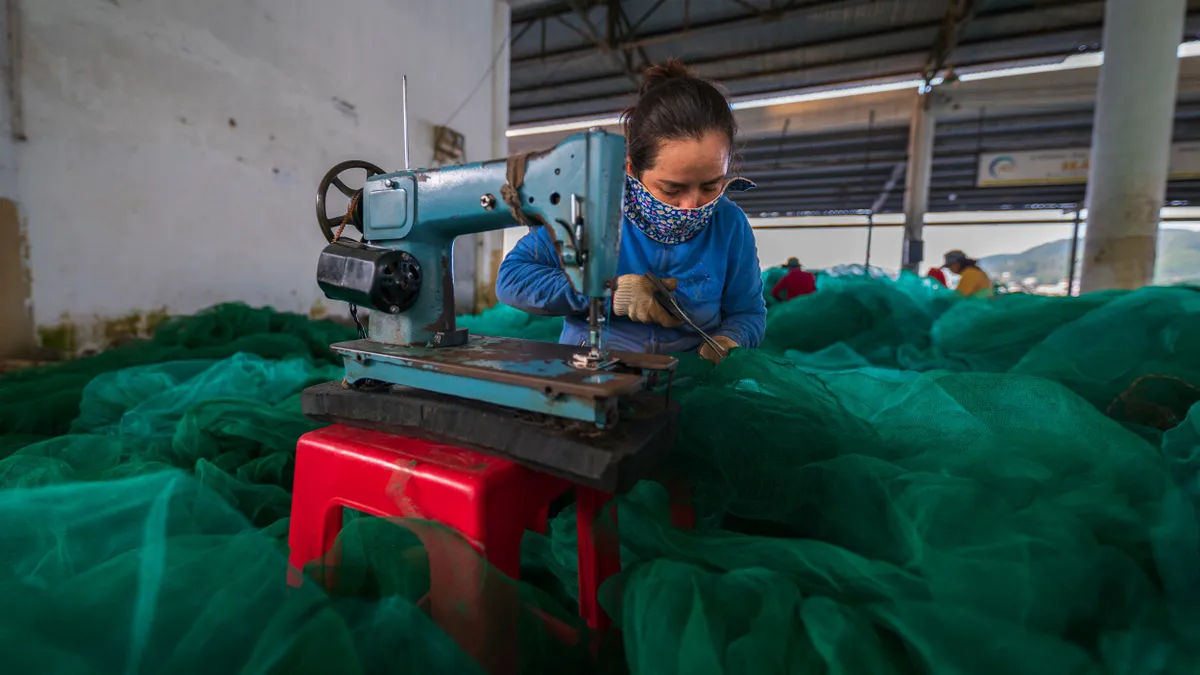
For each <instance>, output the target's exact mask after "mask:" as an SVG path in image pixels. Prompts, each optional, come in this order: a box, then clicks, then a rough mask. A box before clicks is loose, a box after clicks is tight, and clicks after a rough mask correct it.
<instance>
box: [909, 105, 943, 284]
mask: <svg viewBox="0 0 1200 675" xmlns="http://www.w3.org/2000/svg"><path fill="white" fill-rule="evenodd" d="M933 96H934V94H933V91H932V90H930V91H927V92H923V93H920V94H918V95H917V102H916V106H915V107H914V108H913V115H912V120H911V123H910V125H909V130H908V168H907V170H906V171H905V175H904V250H903V252H902V257H901V266H902V267H903V268H904V269H906V270H909V271H911V272H918V271H919V270H920V267H921V261H922V260H923V259H924V257H925V251H924V248H925V242H924V240H923V239H922V237H923V234H922V230H923V228H924V224H925V211H926V210H928V208H929V182H930V178H931V174H932V171H933V135H934V125H935V124H936V122H937V119H936V116H935V115H934V111H933Z"/></svg>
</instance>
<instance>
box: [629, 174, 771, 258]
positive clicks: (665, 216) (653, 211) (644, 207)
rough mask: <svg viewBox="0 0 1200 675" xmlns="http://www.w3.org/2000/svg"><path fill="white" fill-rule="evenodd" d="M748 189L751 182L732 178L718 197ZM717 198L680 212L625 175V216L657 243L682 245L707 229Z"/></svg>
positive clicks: (751, 186) (718, 199) (750, 186)
mask: <svg viewBox="0 0 1200 675" xmlns="http://www.w3.org/2000/svg"><path fill="white" fill-rule="evenodd" d="M752 188H754V183H753V182H751V181H749V180H747V179H745V178H733V179H730V181H729V182H728V183H726V184H725V187H723V188H722V189H721V195H724V194H725V193H726V192H728V191H734V192H745V191H746V190H750V189H752ZM721 195H717V197H716V198H715V199H713V200H712V201H711V202H709V203H707V204H705V205H704V206H700V207H697V208H694V209H681V208H679V207H678V206H671V205H670V204H665V203H663V202H661V201H659V200H658V198H656V197H655V196H654V195H652V194H650V190H649V188H647V187H646V186H645V185H642V182H641V181H639V180H638V179H636V178H634V177H633V176H630V175H629V174H625V204H624V207H625V217H626V218H628V219H629V220H630V222H632V223H633V224H634V225H636V226H637V228H638V229H639V230H641V231H642V233H643V234H645V235H646V236H647V237H650V238H651V239H653V240H654V241H657V242H658V243H660V244H682V243H683V242H685V241H688V240H690V239H692V238H693V237H695V236H696V235H698V234H700V233H701V232H703V231H704V228H706V227H708V223H709V221H711V220H712V215H713V212H714V211H716V210H717V202H718V201H720V199H721Z"/></svg>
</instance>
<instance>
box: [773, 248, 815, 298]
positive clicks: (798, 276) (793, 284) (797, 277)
mask: <svg viewBox="0 0 1200 675" xmlns="http://www.w3.org/2000/svg"><path fill="white" fill-rule="evenodd" d="M786 267H787V269H788V273H787V274H785V275H784V276H783V278H782V279H780V280H779V283H777V284H775V288H772V289H771V297H773V298H775V299H776V300H779V301H780V302H783V301H785V300H791V299H792V298H795V297H798V296H801V295H808V294H809V293H815V292H816V290H817V277H816V276H814V275H813V273H812V272H809V271H808V270H805V269H804V268H803V267H801V266H800V260H799V259H798V258H788V261H787V265H786Z"/></svg>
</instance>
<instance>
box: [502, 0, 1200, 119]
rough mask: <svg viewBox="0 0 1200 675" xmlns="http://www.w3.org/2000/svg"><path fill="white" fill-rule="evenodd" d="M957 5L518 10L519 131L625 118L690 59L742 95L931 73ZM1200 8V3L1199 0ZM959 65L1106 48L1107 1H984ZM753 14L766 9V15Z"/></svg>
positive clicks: (658, 3) (844, 0)
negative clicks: (649, 85)
mask: <svg viewBox="0 0 1200 675" xmlns="http://www.w3.org/2000/svg"><path fill="white" fill-rule="evenodd" d="M949 5H950V3H949V2H948V1H947V0H793V1H787V0H775V1H774V2H771V1H770V0H686V1H685V0H671V1H669V2H665V1H662V0H620V1H618V0H612V1H603V2H601V1H597V0H592V1H585V0H571V1H562V2H539V3H533V4H528V5H526V6H524V7H521V8H514V10H513V14H512V17H513V19H512V21H513V26H512V30H513V42H512V70H511V79H512V85H511V86H512V92H511V93H512V96H511V102H510V103H511V108H512V111H511V120H512V123H513V124H522V123H527V122H534V121H541V120H549V119H561V118H566V117H576V116H582V115H591V114H600V113H610V112H614V111H618V110H621V109H622V108H624V107H625V106H626V105H628V104H629V102H630V101H631V100H632V97H633V92H634V91H635V88H636V87H635V84H636V80H637V74H638V73H639V72H640V71H641V70H642V68H643V67H644V66H645V64H647V63H654V62H659V61H662V60H665V59H666V58H669V57H678V58H682V59H684V60H685V61H687V62H688V63H689V64H690V65H691V66H692V67H693V68H695V69H696V70H697V71H698V72H699V73H700V74H701V75H703V76H705V77H708V78H711V79H715V80H718V81H720V82H721V83H722V84H723V85H725V86H726V88H727V89H728V90H729V91H730V93H731V94H732V95H734V96H742V95H750V94H762V93H768V92H778V91H783V90H789V89H797V88H802V87H810V86H818V85H827V84H832V83H840V82H848V81H859V80H866V79H871V78H878V77H885V76H894V75H914V74H917V73H919V72H920V71H921V70H922V69H923V67H924V65H925V64H926V61H927V59H929V57H930V54H931V51H932V50H933V49H934V46H935V43H936V42H937V38H938V34H939V30H940V29H941V28H942V26H943V25H944V24H945V22H946V14H947V8H948V7H949ZM1191 5H1195V7H1192V9H1193V10H1200V2H1190V3H1189V6H1191ZM971 6H972V9H971V11H970V13H969V14H968V15H967V17H966V18H965V19H963V20H962V21H961V22H960V26H961V27H960V28H959V29H958V37H957V43H956V46H955V47H954V49H953V50H951V51H950V53H949V57H948V61H947V63H948V64H949V65H955V66H960V67H961V66H968V65H977V64H984V63H992V62H1000V61H1010V60H1017V59H1025V58H1035V57H1049V56H1062V55H1066V54H1071V53H1077V52H1079V51H1089V50H1094V49H1098V48H1099V42H1100V35H1101V26H1102V20H1103V15H1104V2H1103V1H1102V0H975V2H973V3H971ZM753 7H757V8H759V9H758V10H757V11H756V10H755V9H752V8H753Z"/></svg>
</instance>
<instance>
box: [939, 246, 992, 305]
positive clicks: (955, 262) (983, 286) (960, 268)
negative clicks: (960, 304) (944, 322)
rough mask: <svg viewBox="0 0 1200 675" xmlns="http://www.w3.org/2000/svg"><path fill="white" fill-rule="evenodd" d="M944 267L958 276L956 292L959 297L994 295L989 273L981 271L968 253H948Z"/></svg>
mask: <svg viewBox="0 0 1200 675" xmlns="http://www.w3.org/2000/svg"><path fill="white" fill-rule="evenodd" d="M943 267H946V268H947V269H949V270H950V271H951V272H953V273H955V274H957V275H958V277H959V278H958V286H957V287H956V288H955V289H954V290H955V292H957V293H958V294H959V295H961V296H963V297H966V298H969V297H973V296H981V297H987V296H990V295H991V294H992V280H991V279H990V278H989V277H988V275H987V272H984V271H983V270H982V269H980V267H979V264H978V263H977V261H975V260H974V259H972V258H968V257H967V254H966V253H963V252H962V251H950V252H948V253H947V254H946V258H945V263H944V265H943Z"/></svg>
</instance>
